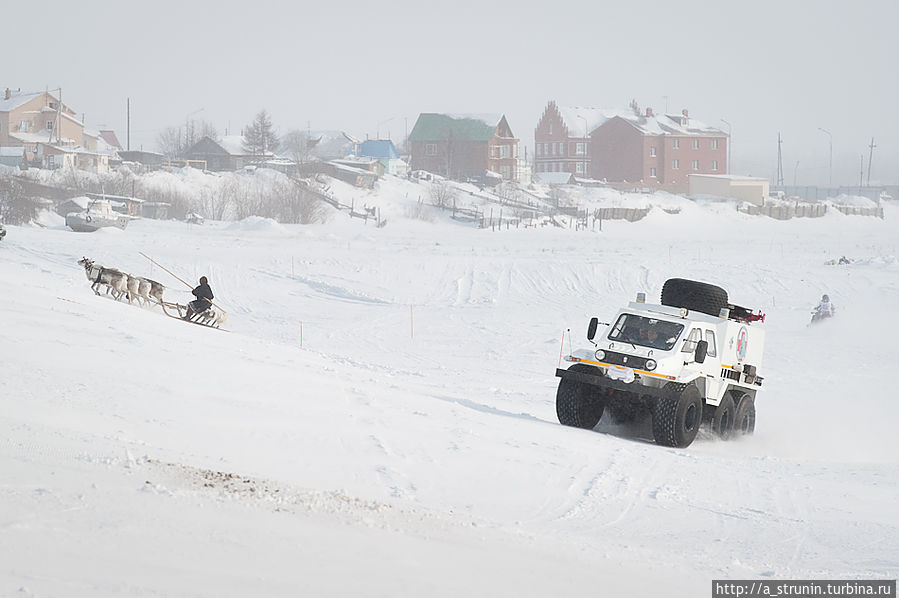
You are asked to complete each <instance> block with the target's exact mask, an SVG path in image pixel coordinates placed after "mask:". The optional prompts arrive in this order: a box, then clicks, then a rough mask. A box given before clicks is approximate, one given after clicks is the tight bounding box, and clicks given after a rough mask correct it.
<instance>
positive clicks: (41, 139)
mask: <svg viewBox="0 0 899 598" xmlns="http://www.w3.org/2000/svg"><path fill="white" fill-rule="evenodd" d="M9 136H10V138H11V139H16V140H18V141H21V142H22V143H43V144H45V145H50V144H55V143H75V140H74V139H70V138H67V137H62V138H60V139H59V141H58V142H57V141H56V135H50V132H49V131H46V132H41V133H22V132H19V131H16V132H15V133H10V134H9ZM51 137H52V139H51Z"/></svg>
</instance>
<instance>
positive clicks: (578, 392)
mask: <svg viewBox="0 0 899 598" xmlns="http://www.w3.org/2000/svg"><path fill="white" fill-rule="evenodd" d="M570 369H572V370H575V371H580V372H585V373H591V374H593V373H595V374H598V373H599V370H597V369H596V368H593V367H590V366H589V365H583V364H575V365H573V366H571V368H570ZM604 407H605V403H604V401H603V399H602V396H601V391H600V390H599V389H598V388H594V387H592V386H590V385H589V384H582V383H580V382H575V381H574V380H565V379H564V378H563V379H562V380H559V390H558V391H557V392H556V415H558V416H559V423H561V424H562V425H563V426H573V427H575V428H583V429H585V430H592V429H593V428H595V427H596V424H598V423H599V420H600V418H601V417H602V412H603V409H604Z"/></svg>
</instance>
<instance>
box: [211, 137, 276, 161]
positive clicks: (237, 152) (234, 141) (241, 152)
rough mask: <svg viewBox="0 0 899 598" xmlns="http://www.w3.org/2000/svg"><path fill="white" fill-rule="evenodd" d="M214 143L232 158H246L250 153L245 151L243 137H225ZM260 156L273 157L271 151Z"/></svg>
mask: <svg viewBox="0 0 899 598" xmlns="http://www.w3.org/2000/svg"><path fill="white" fill-rule="evenodd" d="M216 143H218V144H219V146H220V147H221V148H222V149H223V150H225V151H226V152H228V153H229V154H231V155H232V156H248V155H250V152H248V151H247V150H246V148H245V147H244V143H245V138H244V136H243V135H225V136H224V137H222V138H221V139H219V140H218V141H216ZM262 155H263V156H273V155H274V153H272V152H271V151H268V152H265V153H264V154H262Z"/></svg>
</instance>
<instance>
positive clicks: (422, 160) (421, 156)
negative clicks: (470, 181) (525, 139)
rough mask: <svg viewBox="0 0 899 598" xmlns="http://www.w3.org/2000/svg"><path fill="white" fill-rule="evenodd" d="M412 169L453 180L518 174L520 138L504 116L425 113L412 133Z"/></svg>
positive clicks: (509, 176)
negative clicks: (487, 173) (497, 174)
mask: <svg viewBox="0 0 899 598" xmlns="http://www.w3.org/2000/svg"><path fill="white" fill-rule="evenodd" d="M409 143H410V149H411V154H412V155H411V159H410V162H411V163H410V167H411V169H412V170H427V171H428V172H433V173H435V174H439V175H442V176H446V177H450V178H453V179H465V178H467V177H475V176H482V175H483V174H484V173H485V171H488V170H489V171H491V172H495V173H499V174H500V175H502V177H503V179H507V180H511V179H515V178H517V176H518V164H517V158H518V139H516V138H515V136H514V135H513V134H512V129H511V128H510V127H509V123H508V122H507V121H506V117H505V116H503V115H496V116H468V115H464V116H453V115H448V114H434V113H422V114H420V115H419V116H418V120H417V121H416V122H415V126H414V127H413V128H412V132H411V133H410V134H409Z"/></svg>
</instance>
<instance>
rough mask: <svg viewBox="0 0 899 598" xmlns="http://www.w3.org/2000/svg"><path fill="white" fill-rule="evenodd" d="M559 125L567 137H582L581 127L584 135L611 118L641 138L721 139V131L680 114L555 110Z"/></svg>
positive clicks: (600, 109) (561, 108) (582, 109)
mask: <svg viewBox="0 0 899 598" xmlns="http://www.w3.org/2000/svg"><path fill="white" fill-rule="evenodd" d="M558 110H559V115H560V116H561V117H562V122H563V123H565V127H566V128H567V129H568V134H569V136H571V137H583V135H584V124H585V122H584V121H586V127H587V131H588V134H589V133H592V132H593V131H595V130H596V129H598V128H599V127H601V126H602V125H604V124H606V122H608V121H609V120H611V119H613V118H616V117H618V118H621V119H622V120H624V121H626V122H627V123H628V124H630V125H631V126H633V127H634V128H635V129H637V130H639V131H640V132H642V133H643V134H645V135H714V136H722V135H724V131H722V130H721V129H718V128H716V127H712V126H709V125H707V124H705V123H704V122H702V121H699V120H696V119H695V118H691V117H689V116H686V115H684V114H654V113H653V114H650V115H647V114H646V113H645V112H644V113H643V114H640V115H638V114H636V113H635V112H634V111H633V110H617V109H609V108H585V107H581V106H574V107H571V106H558Z"/></svg>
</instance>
